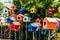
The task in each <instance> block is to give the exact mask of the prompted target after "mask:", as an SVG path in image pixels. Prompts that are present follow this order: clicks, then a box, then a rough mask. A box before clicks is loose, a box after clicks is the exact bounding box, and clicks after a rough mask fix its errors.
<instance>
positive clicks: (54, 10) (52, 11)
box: [48, 8, 57, 14]
mask: <svg viewBox="0 0 60 40" xmlns="http://www.w3.org/2000/svg"><path fill="white" fill-rule="evenodd" d="M56 12H57V9H56V8H49V9H48V14H55V13H56Z"/></svg>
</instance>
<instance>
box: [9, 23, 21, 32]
mask: <svg viewBox="0 0 60 40" xmlns="http://www.w3.org/2000/svg"><path fill="white" fill-rule="evenodd" d="M20 25H21V24H20V23H19V22H13V23H11V24H10V29H11V30H13V31H19V30H20Z"/></svg>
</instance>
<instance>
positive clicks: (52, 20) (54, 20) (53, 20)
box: [46, 17, 57, 22]
mask: <svg viewBox="0 0 60 40" xmlns="http://www.w3.org/2000/svg"><path fill="white" fill-rule="evenodd" d="M46 19H47V20H48V22H57V20H56V19H57V18H47V17H46Z"/></svg>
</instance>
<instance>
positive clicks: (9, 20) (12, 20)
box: [6, 17, 15, 23]
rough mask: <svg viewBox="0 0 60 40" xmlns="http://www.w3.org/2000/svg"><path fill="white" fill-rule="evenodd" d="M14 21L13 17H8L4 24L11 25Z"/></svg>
mask: <svg viewBox="0 0 60 40" xmlns="http://www.w3.org/2000/svg"><path fill="white" fill-rule="evenodd" d="M14 21H15V18H14V17H9V18H7V19H6V22H7V23H12V22H14Z"/></svg>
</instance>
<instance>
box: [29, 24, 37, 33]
mask: <svg viewBox="0 0 60 40" xmlns="http://www.w3.org/2000/svg"><path fill="white" fill-rule="evenodd" d="M28 31H30V32H34V31H38V24H36V23H32V24H29V25H28Z"/></svg>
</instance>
